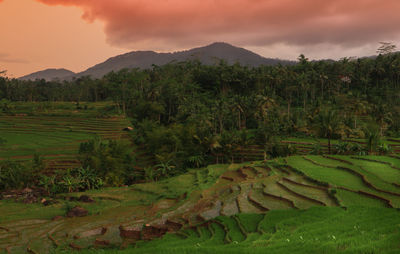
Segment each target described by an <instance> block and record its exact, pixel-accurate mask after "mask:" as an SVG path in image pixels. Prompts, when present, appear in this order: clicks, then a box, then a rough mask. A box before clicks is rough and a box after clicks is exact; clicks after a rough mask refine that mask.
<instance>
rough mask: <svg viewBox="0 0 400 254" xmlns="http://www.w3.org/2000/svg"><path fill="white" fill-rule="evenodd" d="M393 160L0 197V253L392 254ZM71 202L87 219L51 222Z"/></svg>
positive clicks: (256, 165)
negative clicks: (67, 195)
mask: <svg viewBox="0 0 400 254" xmlns="http://www.w3.org/2000/svg"><path fill="white" fill-rule="evenodd" d="M388 163H390V164H388ZM380 165H382V167H377V166H380ZM399 167H400V160H398V159H396V158H393V157H380V156H371V157H369V156H367V157H361V158H355V157H350V156H334V157H321V156H305V157H302V156H293V157H288V158H285V159H279V160H274V161H268V162H266V163H261V162H251V163H243V164H232V165H213V166H209V167H208V168H205V169H200V170H192V171H189V172H188V173H186V174H184V175H181V176H177V177H174V178H170V179H168V180H164V181H160V182H158V183H146V184H136V185H133V186H130V187H125V188H110V189H104V190H98V191H91V192H87V193H85V194H87V195H90V196H91V197H93V198H94V199H95V201H96V202H95V203H91V204H83V203H77V202H73V203H68V202H66V201H65V200H64V199H63V198H62V197H59V203H58V204H54V205H51V206H48V207H40V205H31V206H29V205H28V206H27V205H23V204H16V203H12V202H9V201H8V202H6V201H1V202H0V214H2V215H4V216H1V217H0V250H1V249H3V250H8V251H10V252H11V253H18V252H20V251H26V250H30V251H31V252H36V253H42V252H49V251H56V252H58V251H59V252H62V251H71V250H74V249H75V250H76V249H84V250H85V252H93V253H94V252H96V251H98V250H91V248H104V247H108V248H112V249H111V250H109V252H110V253H112V252H114V251H116V250H117V249H120V248H128V249H127V250H126V252H127V253H250V250H251V252H252V253H253V252H255V253H265V252H266V251H268V253H269V252H271V253H288V251H289V252H295V253H298V252H301V251H300V250H303V252H304V253H310V252H313V253H337V252H338V251H345V252H349V253H354V252H356V253H398V252H400V245H399V240H400V214H399V211H398V209H393V208H400V187H399V186H397V185H395V184H394V183H391V182H390V181H387V180H388V179H387V178H386V174H385V172H388V174H395V173H393V170H400V169H398V168H399ZM381 170H382V171H381ZM74 195H76V196H79V195H81V194H80V193H77V194H74ZM76 204H79V205H81V206H83V207H84V208H86V209H88V210H89V216H87V217H82V218H64V217H62V218H58V219H57V220H52V219H51V218H52V217H54V216H55V215H64V214H65V209H66V207H67V206H69V207H71V206H73V205H76ZM22 208H23V209H22Z"/></svg>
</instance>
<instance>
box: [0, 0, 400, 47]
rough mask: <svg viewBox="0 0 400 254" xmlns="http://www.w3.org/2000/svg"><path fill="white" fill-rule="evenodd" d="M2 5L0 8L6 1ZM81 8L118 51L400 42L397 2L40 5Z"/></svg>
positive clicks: (198, 0)
mask: <svg viewBox="0 0 400 254" xmlns="http://www.w3.org/2000/svg"><path fill="white" fill-rule="evenodd" d="M0 1H1V0H0ZM37 1H39V2H42V3H44V4H47V5H65V6H76V7H79V8H81V9H82V10H83V16H82V17H83V18H84V19H85V20H87V21H89V22H92V21H95V20H99V21H102V22H104V24H105V33H106V35H107V40H108V42H109V43H110V44H112V45H117V46H123V47H132V46H135V45H137V44H141V45H143V44H146V43H149V44H151V45H152V46H154V45H157V46H158V47H162V45H175V46H182V47H183V46H190V45H193V44H197V45H198V44H203V43H208V42H213V41H227V42H231V43H237V44H241V45H249V46H250V45H251V46H266V45H270V44H274V43H286V44H289V45H297V46H304V45H316V44H319V43H332V44H340V45H345V46H358V45H364V44H366V43H370V42H378V41H381V40H394V39H397V38H398V37H399V35H400V26H399V25H398V24H400V15H398V10H400V1H398V0H352V1H348V0H331V1H325V0H301V1H300V0H112V1H110V0H37Z"/></svg>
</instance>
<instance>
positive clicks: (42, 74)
mask: <svg viewBox="0 0 400 254" xmlns="http://www.w3.org/2000/svg"><path fill="white" fill-rule="evenodd" d="M74 75H75V73H74V72H72V71H69V70H66V69H46V70H43V71H38V72H34V73H32V74H29V75H26V76H23V77H20V78H19V79H21V80H36V79H45V80H47V81H52V80H55V79H58V80H63V79H66V78H67V77H71V76H74Z"/></svg>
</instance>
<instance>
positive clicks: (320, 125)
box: [316, 110, 341, 154]
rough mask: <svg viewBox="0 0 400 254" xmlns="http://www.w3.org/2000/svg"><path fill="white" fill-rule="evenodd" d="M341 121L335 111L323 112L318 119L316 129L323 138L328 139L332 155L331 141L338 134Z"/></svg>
mask: <svg viewBox="0 0 400 254" xmlns="http://www.w3.org/2000/svg"><path fill="white" fill-rule="evenodd" d="M340 125H341V120H340V118H339V115H338V114H337V112H336V111H334V110H323V111H321V112H320V113H319V114H318V115H317V117H316V128H317V131H318V132H319V134H320V136H321V137H324V138H327V139H328V151H329V154H330V153H331V139H332V138H333V137H334V136H335V135H336V134H337V133H338V131H339V127H340Z"/></svg>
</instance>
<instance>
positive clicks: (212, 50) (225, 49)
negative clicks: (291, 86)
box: [21, 42, 293, 79]
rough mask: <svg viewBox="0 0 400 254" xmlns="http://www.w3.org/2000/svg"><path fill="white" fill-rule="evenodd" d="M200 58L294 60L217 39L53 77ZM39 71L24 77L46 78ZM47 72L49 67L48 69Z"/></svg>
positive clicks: (253, 61)
mask: <svg viewBox="0 0 400 254" xmlns="http://www.w3.org/2000/svg"><path fill="white" fill-rule="evenodd" d="M196 59H197V60H199V61H201V62H202V63H203V64H206V65H212V64H214V63H217V62H218V61H219V60H220V59H222V60H225V61H226V62H227V63H228V64H234V63H236V62H239V63H240V64H242V65H247V66H251V67H254V66H260V65H276V64H279V63H280V64H292V63H293V62H291V61H285V60H280V59H272V58H265V57H262V56H260V55H258V54H256V53H253V52H251V51H249V50H246V49H244V48H239V47H235V46H232V45H230V44H228V43H223V42H217V43H213V44H211V45H208V46H205V47H200V48H194V49H190V50H186V51H179V52H174V53H157V52H154V51H133V52H130V53H126V54H122V55H118V56H115V57H112V58H109V59H108V60H106V61H105V62H103V63H100V64H97V65H95V66H93V67H91V68H89V69H87V70H86V71H83V72H80V73H77V74H75V73H70V75H64V73H62V75H58V76H57V75H54V76H51V77H52V78H54V77H58V78H59V79H71V78H73V77H82V76H91V77H93V78H101V77H103V76H104V75H105V74H107V73H109V72H111V71H119V70H121V69H124V68H128V69H129V68H142V69H146V68H150V67H151V66H152V65H153V64H155V65H160V66H161V65H165V64H168V63H171V62H174V61H176V62H181V61H186V60H196ZM40 73H41V72H37V73H34V74H31V75H28V76H25V77H23V78H21V79H27V78H26V77H28V79H35V78H42V77H41V76H40V75H39V74H40ZM44 74H47V71H44Z"/></svg>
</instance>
